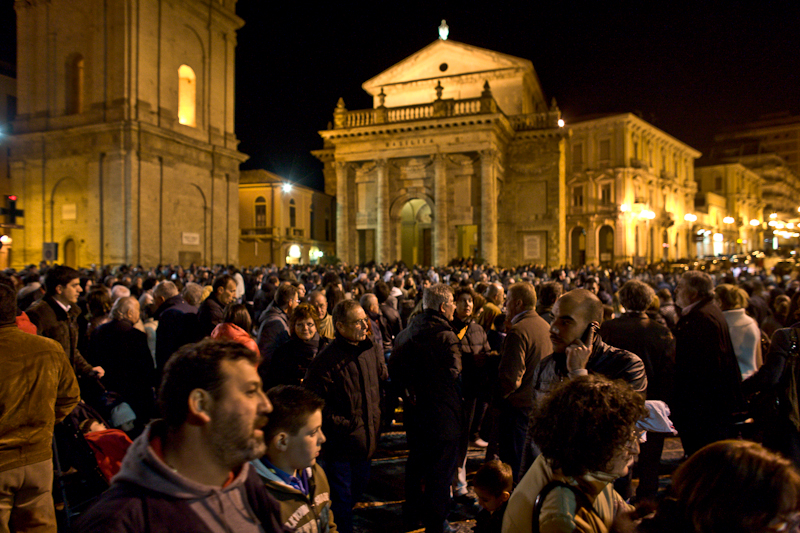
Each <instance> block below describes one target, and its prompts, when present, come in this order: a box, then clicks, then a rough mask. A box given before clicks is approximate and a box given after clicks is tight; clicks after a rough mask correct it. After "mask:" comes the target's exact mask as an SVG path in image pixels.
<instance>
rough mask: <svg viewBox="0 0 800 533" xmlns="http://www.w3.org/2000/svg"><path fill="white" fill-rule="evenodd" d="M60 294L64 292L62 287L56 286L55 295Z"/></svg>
mask: <svg viewBox="0 0 800 533" xmlns="http://www.w3.org/2000/svg"><path fill="white" fill-rule="evenodd" d="M62 292H64V286H63V285H56V294H58V295H60V294H61V293H62Z"/></svg>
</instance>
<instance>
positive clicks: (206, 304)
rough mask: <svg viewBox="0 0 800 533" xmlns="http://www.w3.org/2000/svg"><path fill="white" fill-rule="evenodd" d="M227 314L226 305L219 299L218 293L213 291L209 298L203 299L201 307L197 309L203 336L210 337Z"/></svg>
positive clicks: (200, 333)
mask: <svg viewBox="0 0 800 533" xmlns="http://www.w3.org/2000/svg"><path fill="white" fill-rule="evenodd" d="M224 315H225V306H224V305H222V304H221V303H220V302H219V300H217V297H216V295H215V294H214V293H213V292H212V293H211V294H210V295H209V296H208V298H206V299H205V300H203V303H201V304H200V307H199V308H198V309H197V327H198V333H199V335H200V336H201V337H208V336H209V335H211V332H212V331H214V328H215V327H217V324H219V323H220V322H222V317H223V316H224Z"/></svg>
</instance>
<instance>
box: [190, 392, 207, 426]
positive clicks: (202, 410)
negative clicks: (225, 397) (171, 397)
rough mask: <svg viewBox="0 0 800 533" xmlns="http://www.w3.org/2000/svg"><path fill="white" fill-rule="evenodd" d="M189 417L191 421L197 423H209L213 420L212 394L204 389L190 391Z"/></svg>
mask: <svg viewBox="0 0 800 533" xmlns="http://www.w3.org/2000/svg"><path fill="white" fill-rule="evenodd" d="M187 401H188V404H189V413H188V415H189V416H188V418H189V422H190V423H191V422H194V423H195V424H197V425H202V424H208V423H209V422H211V414H210V413H211V403H212V401H213V400H212V399H211V395H210V394H208V391H205V390H203V389H194V390H193V391H192V392H190V393H189V399H188V400H187Z"/></svg>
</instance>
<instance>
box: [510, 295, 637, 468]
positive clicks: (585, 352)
mask: <svg viewBox="0 0 800 533" xmlns="http://www.w3.org/2000/svg"><path fill="white" fill-rule="evenodd" d="M602 321H603V303H602V302H601V301H600V299H599V298H598V297H597V296H595V295H594V294H593V293H592V292H591V291H587V290H585V289H574V290H572V291H570V292H568V293H566V294H565V295H564V296H562V297H561V298H559V299H558V300H557V301H556V303H555V305H554V306H553V322H552V324H551V325H550V341H551V342H552V343H553V353H552V354H550V355H548V356H547V357H545V358H544V359H542V362H541V363H540V364H539V366H538V367H537V368H536V370H535V372H534V375H533V397H534V404H536V403H537V402H540V401H541V400H542V398H543V397H544V396H545V395H547V393H548V392H550V390H551V389H553V387H555V386H556V385H557V384H558V383H560V382H561V381H563V380H565V379H572V378H573V377H576V376H585V375H586V374H588V373H590V372H591V373H593V374H600V375H602V376H605V377H607V378H609V379H612V380H614V379H621V380H623V381H625V382H626V383H628V384H629V385H630V386H631V387H633V390H635V391H637V392H640V393H642V395H644V394H645V393H646V391H647V375H646V374H645V369H644V363H643V362H642V360H641V359H640V358H639V356H638V355H635V354H633V353H631V352H628V351H626V350H622V349H619V348H615V347H613V346H609V345H608V344H606V343H604V342H603V339H601V338H600V335H599V334H597V333H595V332H596V331H597V330H598V329H599V327H600V323H601V322H602ZM534 424H536V419H535V417H533V418H531V421H530V426H529V429H528V439H527V441H528V442H527V443H526V447H525V448H526V449H525V452H526V454H529V455H527V456H526V457H525V458H524V459H523V461H522V463H523V464H522V467H521V468H520V471H521V472H522V474H524V473H525V471H526V470H527V467H528V466H530V465H531V464H532V463H533V459H535V458H536V456H538V455H539V454H538V450H536V449H531V446H530V445H529V444H530V443H531V442H532V441H531V438H530V435H531V428H532V427H533V425H534ZM534 444H535V443H534Z"/></svg>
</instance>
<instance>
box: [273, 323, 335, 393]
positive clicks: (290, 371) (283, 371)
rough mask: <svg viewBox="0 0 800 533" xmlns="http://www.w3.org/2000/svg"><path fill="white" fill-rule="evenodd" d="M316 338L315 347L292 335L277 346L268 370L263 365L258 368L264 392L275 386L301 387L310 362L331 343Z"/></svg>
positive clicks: (321, 337)
mask: <svg viewBox="0 0 800 533" xmlns="http://www.w3.org/2000/svg"><path fill="white" fill-rule="evenodd" d="M317 338H318V340H319V344H317V346H316V347H314V346H313V345H312V344H311V343H308V342H305V341H303V340H300V338H299V337H297V336H296V335H292V336H291V338H289V341H288V342H286V343H285V344H282V345H281V346H279V347H278V348H277V349H276V350H275V352H274V353H273V354H272V362H271V363H270V365H269V370H268V371H267V369H266V366H263V365H262V366H259V367H258V370H259V374H261V381H263V382H264V390H269V389H270V388H272V387H274V386H275V385H301V384H302V382H303V378H304V377H305V376H306V372H308V367H309V366H311V361H313V360H314V358H315V357H316V356H317V354H318V353H320V352H321V351H322V350H323V349H325V347H326V346H327V345H328V344H329V343H330V342H331V341H330V339H328V338H327V337H323V336H321V335H317Z"/></svg>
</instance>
